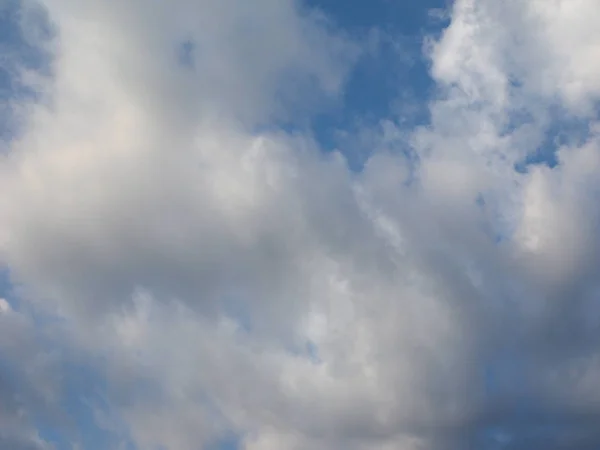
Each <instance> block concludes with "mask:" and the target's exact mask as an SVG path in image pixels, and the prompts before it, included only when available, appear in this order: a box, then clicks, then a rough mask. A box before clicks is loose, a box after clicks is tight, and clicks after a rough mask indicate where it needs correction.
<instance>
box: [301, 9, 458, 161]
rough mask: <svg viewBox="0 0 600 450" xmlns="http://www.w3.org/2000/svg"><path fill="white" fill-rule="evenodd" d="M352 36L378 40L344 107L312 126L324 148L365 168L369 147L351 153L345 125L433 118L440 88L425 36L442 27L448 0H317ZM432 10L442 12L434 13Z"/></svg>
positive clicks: (407, 124)
mask: <svg viewBox="0 0 600 450" xmlns="http://www.w3.org/2000/svg"><path fill="white" fill-rule="evenodd" d="M308 3H309V5H310V6H314V7H317V8H319V9H321V10H323V11H324V12H325V13H326V14H328V15H329V16H330V17H332V18H333V20H334V22H335V23H336V24H338V25H339V26H341V27H342V28H343V29H344V30H346V31H347V32H348V33H349V34H350V35H351V36H355V37H357V38H359V39H361V38H362V40H365V39H371V40H372V41H373V47H374V49H373V51H371V52H367V53H366V54H365V55H363V57H362V58H361V59H360V60H359V62H358V64H357V65H356V67H355V68H354V70H353V71H352V73H351V74H350V76H349V79H348V81H347V85H346V89H345V93H344V98H343V101H342V102H341V104H340V105H339V107H338V108H335V109H334V110H329V111H326V112H325V113H323V114H320V115H317V116H315V117H314V118H313V121H312V123H311V126H312V130H313V132H314V135H315V136H316V138H317V140H318V141H319V143H320V144H321V145H322V147H323V148H324V149H325V150H326V151H327V150H333V149H339V150H340V151H341V152H342V153H344V154H345V156H346V158H347V159H348V162H349V165H350V167H351V168H352V169H353V170H356V171H360V170H362V168H363V165H364V162H365V161H366V160H367V159H368V158H369V156H370V155H369V152H368V151H367V152H366V153H362V154H356V153H355V152H350V153H348V152H346V151H345V149H344V145H343V142H341V139H340V130H343V131H344V132H347V131H349V130H353V129H357V128H360V127H361V126H365V125H367V126H372V125H373V124H377V123H378V122H380V121H382V120H384V119H390V118H391V119H392V120H394V121H396V122H397V124H398V126H401V127H405V128H406V129H410V128H412V127H414V126H415V125H420V124H425V123H427V122H428V120H429V115H428V108H427V106H428V103H429V99H430V98H431V95H432V90H433V88H434V84H433V81H432V79H431V77H430V76H429V63H428V60H427V59H426V57H425V55H424V53H423V44H424V39H425V36H431V35H436V34H439V33H440V32H441V30H442V29H443V28H444V26H445V22H443V20H441V19H440V17H443V14H439V11H440V10H443V9H445V8H446V7H447V6H448V5H447V3H448V2H446V1H444V0H426V1H422V2H411V1H398V2H391V1H388V0H374V1H371V2H358V1H352V2H342V1H340V0H311V1H309V2H308ZM432 11H437V12H438V13H436V14H432Z"/></svg>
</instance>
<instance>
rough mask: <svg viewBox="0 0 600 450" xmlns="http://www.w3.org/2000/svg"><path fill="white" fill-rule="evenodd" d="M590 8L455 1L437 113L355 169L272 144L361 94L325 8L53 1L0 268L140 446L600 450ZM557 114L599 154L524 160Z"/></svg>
mask: <svg viewBox="0 0 600 450" xmlns="http://www.w3.org/2000/svg"><path fill="white" fill-rule="evenodd" d="M558 3H561V4H563V5H564V8H570V6H568V5H567V3H566V2H558ZM578 3H579V6H580V8H579V9H578V10H577V11H575V10H573V11H571V10H570V9H569V10H568V11H567V12H568V14H566V15H565V16H564V17H563V16H557V15H555V14H554V13H553V12H552V11H550V9H551V8H550V6H543V5H542V3H540V2H537V1H533V0H531V1H524V0H523V1H515V2H509V3H507V4H506V5H504V4H503V5H502V6H498V5H496V4H495V3H493V2H488V1H485V0H480V1H467V0H463V1H458V2H456V3H455V5H454V7H453V13H452V21H451V23H450V26H449V28H448V29H447V30H446V31H445V33H444V34H443V35H442V36H441V37H440V39H439V41H438V42H432V43H431V45H430V46H429V47H428V52H429V53H428V54H429V57H430V58H431V60H432V76H433V78H434V80H435V81H436V82H437V83H438V88H439V92H438V94H439V95H438V96H437V97H436V98H434V99H432V100H431V103H430V105H429V109H430V112H431V117H432V118H431V123H430V124H429V125H428V126H426V127H421V128H417V129H414V130H410V131H405V130H404V129H402V126H401V124H398V125H397V126H396V125H395V124H394V118H393V117H392V118H390V119H389V120H388V121H386V124H385V126H384V127H382V129H383V130H384V132H385V133H387V134H386V135H384V136H378V131H377V130H370V132H369V133H365V135H364V136H367V138H368V139H367V140H366V141H361V145H369V146H372V149H369V154H372V156H371V158H370V159H369V161H367V164H366V165H365V169H364V171H363V172H361V173H351V172H350V171H349V170H348V168H347V166H346V163H345V161H344V158H343V156H341V155H340V154H338V153H333V154H330V155H323V154H322V153H320V151H319V148H318V144H317V143H315V142H314V141H312V140H311V139H310V137H307V136H305V135H303V134H302V133H296V134H292V133H286V132H283V131H277V129H276V127H275V129H274V130H273V129H271V130H262V131H258V130H257V128H259V126H260V125H261V124H264V122H265V121H275V122H277V120H285V119H286V118H288V117H289V116H290V115H293V114H294V112H295V111H298V108H300V109H302V108H305V109H303V110H302V113H301V114H305V113H306V111H310V109H311V108H318V107H321V106H322V105H323V104H322V103H321V102H319V101H317V100H316V99H317V98H318V97H319V96H323V95H324V96H327V97H328V98H329V99H335V97H336V95H339V93H340V92H341V90H342V86H343V80H344V77H345V74H346V73H347V70H349V64H350V63H351V61H352V58H354V57H356V52H357V51H358V50H357V47H356V44H355V43H352V42H350V41H349V40H348V38H347V37H344V36H343V35H342V34H341V33H340V32H339V30H335V29H334V27H333V26H332V25H331V23H330V22H327V21H326V20H325V19H324V18H323V17H320V16H317V15H315V14H314V13H312V12H310V11H307V10H306V9H303V8H301V7H300V6H299V5H297V4H296V3H294V2H287V1H286V2H281V1H268V0H265V1H262V2H258V3H254V4H253V5H252V6H248V5H247V4H246V3H245V2H238V1H234V0H229V1H227V2H216V1H208V0H206V1H199V2H189V1H185V0H181V1H179V2H175V3H171V4H169V5H168V6H161V5H156V7H155V8H148V7H144V5H142V3H138V2H126V3H124V2H112V1H110V2H106V1H102V2H95V1H89V2H73V1H68V0H52V1H48V2H45V3H44V5H45V7H46V8H47V9H48V13H49V15H50V17H51V19H52V20H53V21H54V23H55V27H56V29H57V36H56V38H55V40H53V41H52V42H51V43H49V44H46V45H48V47H49V48H50V49H52V50H53V52H54V60H53V66H52V67H53V75H52V77H50V78H48V79H46V80H45V81H44V83H43V84H42V85H41V90H40V92H41V94H42V97H41V98H42V99H43V100H42V101H40V102H39V103H35V104H33V105H30V106H31V109H30V112H31V114H30V117H29V118H28V122H27V123H28V128H27V129H26V132H25V133H23V135H22V136H21V137H20V138H19V139H18V140H15V141H14V142H13V143H11V145H10V154H9V155H8V157H7V158H6V159H5V160H3V161H2V163H1V164H0V189H1V190H2V192H8V193H10V195H8V196H4V197H3V198H0V254H1V256H2V259H3V261H4V262H5V263H6V264H7V265H8V266H9V267H10V268H11V271H12V273H13V274H14V280H15V281H19V282H20V283H21V286H22V289H21V291H20V294H21V296H22V301H23V302H24V303H25V304H27V305H29V306H30V307H32V308H33V309H34V310H35V311H37V312H38V313H39V312H43V313H44V314H46V315H48V314H50V315H52V316H54V318H59V319H60V322H59V324H58V325H56V328H57V329H58V330H60V332H56V330H54V329H53V332H55V333H57V334H54V335H53V336H54V338H55V339H56V340H55V341H52V343H53V345H55V346H57V347H58V346H64V347H65V348H68V349H70V350H72V351H73V352H75V353H76V354H77V355H80V357H81V358H82V360H84V361H86V364H89V365H90V367H91V368H92V369H93V370H95V371H97V373H98V374H100V375H99V376H101V377H102V378H106V381H107V386H108V387H107V388H106V391H107V392H106V393H104V395H105V399H104V400H105V403H106V404H105V405H104V407H103V408H97V410H96V411H95V412H96V420H97V422H98V425H99V426H101V427H102V428H103V429H105V430H106V431H107V432H109V433H110V432H112V433H114V434H115V435H117V436H119V437H120V438H123V437H124V438H131V440H132V441H133V442H134V443H135V444H136V445H137V446H138V448H140V449H144V448H156V447H157V446H163V447H165V448H169V449H192V448H198V446H203V447H209V446H210V445H213V444H214V443H215V442H218V441H219V440H220V439H223V438H224V437H227V436H230V435H231V434H232V433H233V434H235V435H239V436H240V439H241V442H242V443H241V448H245V449H247V450H269V449H281V448H285V449H290V450H295V449H298V450H304V449H317V450H318V449H338V448H339V449H342V448H343V449H356V450H363V449H386V450H387V449H392V448H393V449H398V448H401V449H407V450H408V449H411V450H412V449H415V450H416V449H421V448H428V449H440V450H445V449H448V450H453V449H464V448H490V449H496V448H498V449H503V448H505V449H520V448H529V447H537V446H540V447H544V448H551V449H553V448H555V449H561V448H565V447H567V446H568V447H569V448H573V447H575V448H582V449H586V448H594V446H596V445H597V444H598V438H599V437H600V435H599V434H598V432H597V431H596V430H595V427H594V424H595V423H597V419H598V415H599V413H600V397H599V396H598V392H599V391H598V381H597V380H598V379H599V378H598V375H599V373H598V371H599V369H600V367H599V366H598V361H599V359H598V358H599V356H600V355H599V350H600V347H599V345H598V344H599V342H598V339H599V338H600V334H599V332H598V330H599V328H598V325H599V320H600V307H598V306H597V305H598V292H600V291H599V288H600V286H598V281H597V280H600V277H599V276H598V275H600V274H598V269H597V267H598V264H597V263H598V261H597V255H598V254H599V252H598V250H599V245H598V244H599V241H598V233H597V230H598V227H597V218H598V207H597V201H596V200H597V194H596V193H597V192H598V187H599V186H598V176H597V173H598V169H599V168H600V167H599V165H600V148H599V144H600V141H599V139H598V131H597V127H596V125H594V123H593V122H594V120H595V119H596V118H595V117H594V116H593V114H592V112H591V109H590V108H591V107H590V105H591V104H593V102H595V101H597V97H598V89H597V88H598V86H597V83H596V82H595V81H594V80H596V78H597V77H593V76H591V75H590V74H596V75H597V72H598V71H597V70H596V67H595V66H594V63H593V62H592V59H591V58H590V59H589V60H588V58H587V55H589V54H590V53H593V52H594V49H595V48H596V46H597V45H598V39H597V38H598V36H597V33H596V32H595V28H594V27H592V26H591V25H590V22H589V21H588V19H587V18H588V17H590V15H592V11H593V9H594V6H595V5H594V2H592V1H587V2H586V1H585V0H581V1H580V2H578ZM586 8H590V9H589V10H588V9H586ZM516 19H518V20H516ZM257 24H260V25H261V26H260V27H259V26H258V25H257ZM567 25H573V26H576V27H577V32H573V33H567V32H566V31H565V30H567V29H570V28H569V27H568V26H567ZM509 36H510V37H512V38H513V39H510V40H507V39H506V38H507V37H509ZM185 42H187V43H189V45H188V46H187V50H186V52H187V55H186V58H187V60H186V63H185V64H181V61H179V60H178V58H180V57H181V54H180V53H179V54H178V51H181V49H180V46H181V45H182V44H183V43H185ZM556 42H560V43H561V45H558V46H557V45H554V44H553V43H556ZM571 48H572V49H574V51H573V52H569V51H567V50H565V49H571ZM593 61H595V59H594V60H593ZM580 63H581V64H580ZM583 63H585V64H583ZM565 67H569V68H568V69H566V68H565ZM538 73H539V74H542V75H540V76H542V78H543V79H542V80H541V81H540V80H539V79H538V78H537V77H538ZM556 105H559V106H561V107H562V108H563V109H562V112H561V113H560V115H559V117H574V116H577V117H578V118H580V119H581V118H585V119H586V120H587V121H588V122H589V130H588V131H587V133H586V136H585V139H582V140H581V139H580V140H579V141H573V142H574V143H571V144H569V145H565V146H562V147H560V148H556V149H555V150H556V151H557V155H558V161H559V164H558V165H557V166H556V167H555V168H553V169H550V168H548V167H544V166H536V167H529V170H528V171H527V172H525V173H522V172H518V171H516V170H515V164H517V163H519V162H520V161H522V160H523V159H524V158H525V157H526V156H527V155H528V154H530V153H532V152H534V151H536V149H537V148H538V147H539V146H540V145H542V143H543V141H544V136H547V135H548V134H550V133H551V132H552V127H553V125H554V122H553V120H555V118H552V117H549V116H548V115H547V114H546V113H545V112H544V111H545V109H547V108H550V107H553V106H556ZM517 113H524V116H527V117H529V119H528V120H527V123H520V122H515V115H516V114H517ZM390 135H400V136H401V137H400V138H398V139H392V140H389V139H388V138H389V136H390ZM363 139H364V137H363ZM406 146H410V150H411V151H412V152H413V154H414V155H415V161H411V162H407V161H406V159H405V158H404V157H403V156H400V155H401V154H402V153H403V150H406V148H405V147H406ZM380 147H381V148H380ZM413 164H414V167H413ZM410 176H412V177H413V179H412V182H411V183H407V180H408V179H409V178H410ZM10 314H13V312H11V313H10ZM2 317H3V316H2ZM11 317H15V316H14V315H13V316H11ZM23 317H27V315H26V314H24V316H23ZM23 320H26V319H23ZM11 323H13V325H10V326H11V327H13V328H6V330H9V331H8V332H9V333H12V332H13V331H10V330H15V328H14V326H15V325H14V323H16V322H11ZM35 329H37V328H36V327H35V326H34V327H30V326H28V328H26V331H23V335H24V336H26V337H27V336H29V338H28V339H31V336H32V335H33V333H34V331H33V330H35ZM15 332H16V331H15ZM3 333H6V331H3ZM25 340H27V339H25ZM7 342H8V341H7ZM12 342H18V343H17V344H15V346H14V348H13V349H12V350H10V348H9V347H8V346H6V344H3V347H5V348H6V349H8V350H10V351H13V352H16V353H15V354H16V355H19V354H20V353H23V352H22V351H21V349H24V348H31V352H32V354H38V353H39V352H40V348H39V343H35V342H34V343H32V344H27V345H30V347H27V345H26V344H25V343H23V342H24V341H16V340H14V339H13V340H12ZM67 342H68V344H67ZM73 352H71V353H70V352H65V353H64V354H63V355H62V356H61V357H62V358H65V359H67V360H68V358H71V357H73ZM59 360H60V358H59ZM12 361H13V362H12V364H16V365H21V366H24V365H26V364H27V361H28V360H27V358H13V359H12ZM63 362H64V360H62V361H59V363H57V365H56V366H53V367H55V368H54V369H53V370H56V367H58V368H60V367H62V366H61V365H60V364H61V363H63ZM65 367H66V365H65ZM62 370H67V369H65V368H63V369H62ZM33 372H34V373H37V376H38V378H39V379H42V380H45V379H51V377H50V375H47V373H48V372H46V371H44V370H39V371H33ZM52 373H54V372H52ZM0 386H2V385H0ZM6 386H8V385H6ZM4 389H5V390H6V392H7V394H6V395H4V394H2V392H3V391H0V396H2V398H5V399H6V402H3V404H6V405H8V406H7V407H6V408H7V409H6V410H7V411H9V412H8V413H7V416H10V417H16V411H17V410H18V407H17V406H16V405H17V404H16V403H10V402H9V401H8V400H9V399H10V398H13V397H10V395H9V394H8V393H10V391H11V389H12V390H13V391H14V390H18V389H17V388H14V387H13V388H10V387H5V388H4ZM48 389H49V391H52V389H50V388H48ZM21 390H23V391H25V389H24V388H22V389H21ZM11 405H12V406H11ZM93 406H94V405H92V407H93ZM40 408H41V407H40V406H39V405H38V404H37V403H36V402H31V403H30V404H28V406H27V409H28V410H30V411H36V410H38V409H40ZM58 409H60V408H58ZM11 420H12V419H11ZM15 420H16V419H15ZM19 426H20V427H24V428H21V429H23V430H30V429H31V426H32V425H31V424H27V425H19ZM55 426H56V427H58V428H60V427H64V425H63V424H62V423H57V424H56V425H55ZM28 427H29V428H28ZM1 429H2V428H0V430H1ZM65 429H68V427H65ZM71 432H72V431H71V430H67V433H71ZM2 436H4V435H2ZM17 438H19V439H21V438H20V437H14V436H13V435H8V437H6V438H4V437H0V448H1V446H2V444H3V443H2V439H17ZM7 442H8V441H7ZM31 442H34V441H31ZM7 445H8V444H7ZM15 445H16V444H15ZM32 445H33V444H32ZM36 445H37V444H36ZM40 445H41V444H40Z"/></svg>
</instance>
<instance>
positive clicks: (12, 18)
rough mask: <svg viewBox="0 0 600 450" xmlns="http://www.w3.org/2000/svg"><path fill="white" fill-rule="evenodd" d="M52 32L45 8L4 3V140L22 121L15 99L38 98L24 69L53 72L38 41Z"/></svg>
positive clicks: (0, 100)
mask: <svg viewBox="0 0 600 450" xmlns="http://www.w3.org/2000/svg"><path fill="white" fill-rule="evenodd" d="M52 34H53V33H52V29H51V26H50V24H49V21H48V18H47V17H46V16H45V14H44V10H43V9H42V8H38V9H36V8H33V9H32V8H31V7H29V8H28V9H27V10H25V9H24V7H23V2H22V1H21V0H5V1H4V2H2V4H0V55H1V58H0V105H1V106H0V141H9V140H10V139H12V138H13V137H14V136H15V135H16V134H17V133H18V131H19V129H20V127H21V125H22V120H23V119H22V117H20V115H19V112H18V111H16V110H15V108H14V101H15V100H18V101H19V103H22V102H23V101H27V100H34V99H35V98H36V97H37V94H38V93H37V92H36V91H35V89H33V88H32V87H31V86H29V85H27V84H25V83H24V82H23V81H22V79H21V76H20V71H21V70H23V69H26V70H33V71H37V72H38V73H40V74H44V75H49V74H50V62H51V60H50V57H49V55H48V53H47V52H46V51H45V50H44V49H43V48H42V47H41V46H40V45H38V44H40V43H41V42H44V40H47V39H50V38H51V36H52Z"/></svg>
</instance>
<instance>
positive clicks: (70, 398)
mask: <svg viewBox="0 0 600 450" xmlns="http://www.w3.org/2000/svg"><path fill="white" fill-rule="evenodd" d="M63 369H64V370H63V372H62V373H63V388H64V394H63V397H62V408H63V410H64V411H65V413H66V414H67V416H68V418H69V421H70V422H71V423H72V424H73V426H74V432H73V436H72V437H71V436H69V440H70V441H71V442H73V441H74V442H78V443H79V444H80V446H81V448H85V449H86V450H96V449H98V450H103V449H107V448H119V445H121V444H122V443H123V442H125V443H126V444H127V443H128V436H124V435H123V428H122V427H121V426H120V424H119V423H116V420H117V419H116V418H115V415H114V414H109V408H110V406H109V405H108V403H107V400H106V399H107V397H108V391H107V389H108V384H107V381H106V379H105V378H104V376H103V374H102V373H100V372H99V371H98V369H97V365H93V366H92V365H89V364H77V363H69V364H67V365H66V366H65V367H64V368H63ZM103 417H110V421H106V423H103V422H105V421H103V420H102V418H103ZM40 431H43V432H45V434H46V436H50V437H53V436H52V434H48V433H49V430H46V429H44V428H41V430H40ZM59 438H60V436H59ZM54 440H55V441H57V440H56V437H54ZM62 441H63V442H64V441H65V438H64V437H62ZM58 442H60V440H59V441H58ZM129 447H130V448H131V447H132V446H131V445H129ZM126 448H127V446H126ZM59 450H60V448H59Z"/></svg>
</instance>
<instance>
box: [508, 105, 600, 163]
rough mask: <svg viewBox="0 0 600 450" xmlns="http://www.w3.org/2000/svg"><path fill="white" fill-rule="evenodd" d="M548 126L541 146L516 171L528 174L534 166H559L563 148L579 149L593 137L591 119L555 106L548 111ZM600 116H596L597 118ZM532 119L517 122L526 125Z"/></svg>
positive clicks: (519, 118) (517, 119) (526, 118)
mask: <svg viewBox="0 0 600 450" xmlns="http://www.w3.org/2000/svg"><path fill="white" fill-rule="evenodd" d="M547 114H548V125H547V127H546V129H545V130H544V134H543V137H542V141H541V143H540V145H539V146H538V147H537V148H536V149H535V150H534V151H532V152H530V153H529V154H528V155H527V156H526V157H525V158H524V159H523V160H522V161H519V162H517V163H516V164H515V170H516V171H517V172H519V173H526V172H527V171H528V170H529V169H528V168H529V167H530V166H532V165H540V164H541V165H546V166H548V167H550V168H554V167H556V166H557V165H558V163H559V160H558V155H557V152H558V151H559V150H560V149H561V148H562V147H577V146H580V145H582V144H584V143H585V142H586V141H587V139H589V137H590V136H591V129H590V125H591V124H592V123H593V121H592V120H590V118H589V117H578V116H575V115H572V114H569V113H567V112H566V111H565V110H564V109H563V108H561V107H558V106H555V107H552V108H549V109H548V112H547ZM597 117H598V114H596V118H597ZM530 121H531V117H530V116H529V117H521V116H517V117H516V118H515V122H516V123H519V124H525V123H528V122H530Z"/></svg>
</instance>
